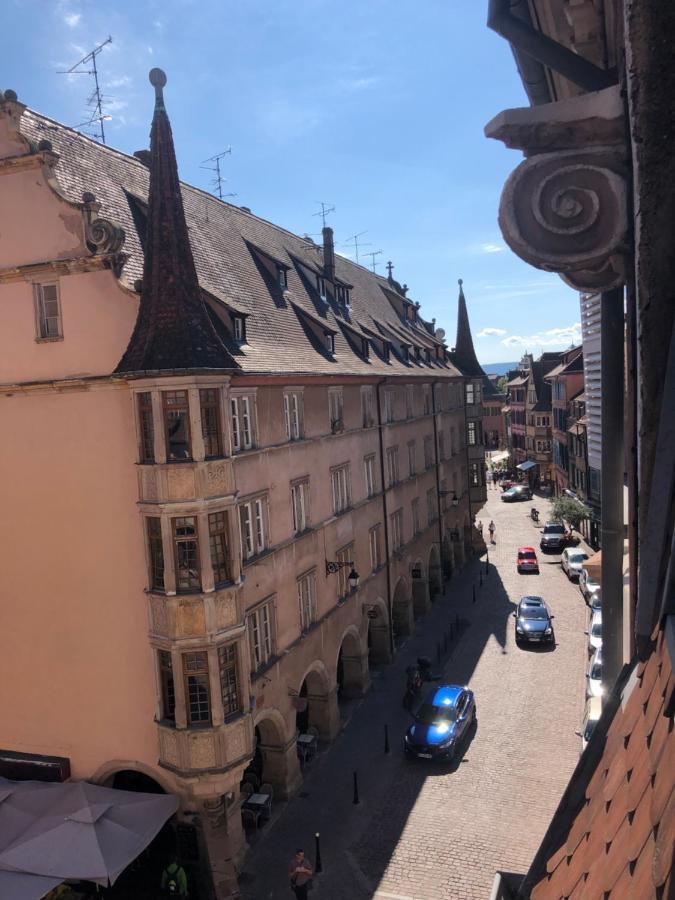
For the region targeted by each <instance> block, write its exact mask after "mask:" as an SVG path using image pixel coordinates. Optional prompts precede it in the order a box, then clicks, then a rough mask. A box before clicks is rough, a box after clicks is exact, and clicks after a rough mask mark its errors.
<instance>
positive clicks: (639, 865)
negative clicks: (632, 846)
mask: <svg viewBox="0 0 675 900" xmlns="http://www.w3.org/2000/svg"><path fill="white" fill-rule="evenodd" d="M654 847H655V844H654V837H653V835H652V834H651V832H650V833H649V835H648V837H647V840H646V841H645V845H644V847H643V848H642V852H641V853H640V855H639V856H638V858H637V859H636V861H635V866H634V867H633V881H632V891H633V893H632V894H629V896H631V897H634V898H635V900H650V898H652V897H656V891H655V890H654V879H653V877H652V865H653V862H654Z"/></svg>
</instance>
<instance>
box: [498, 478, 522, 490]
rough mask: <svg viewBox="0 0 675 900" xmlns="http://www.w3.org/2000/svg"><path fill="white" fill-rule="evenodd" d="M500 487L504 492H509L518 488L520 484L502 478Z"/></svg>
mask: <svg viewBox="0 0 675 900" xmlns="http://www.w3.org/2000/svg"><path fill="white" fill-rule="evenodd" d="M500 485H501V489H502V491H509V490H511V488H512V487H516V486H517V485H518V482H517V481H512V480H511V479H510V478H502V480H501V482H500Z"/></svg>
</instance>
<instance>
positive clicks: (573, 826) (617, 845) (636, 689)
mask: <svg viewBox="0 0 675 900" xmlns="http://www.w3.org/2000/svg"><path fill="white" fill-rule="evenodd" d="M674 644H675V622H674V621H673V617H672V616H670V617H668V618H667V619H665V620H664V622H663V624H662V626H661V627H660V628H659V629H658V630H657V631H656V632H655V633H654V635H653V636H652V649H651V653H650V654H649V656H648V657H647V659H646V660H645V661H644V662H635V663H634V664H633V666H632V668H630V669H628V667H626V669H628V671H624V673H623V675H622V677H620V679H619V682H618V683H617V687H616V688H615V690H614V691H613V692H612V694H611V695H610V697H609V698H608V699H607V701H606V703H605V707H604V709H603V713H602V717H601V719H600V721H599V722H598V724H597V726H596V728H595V731H594V732H593V735H592V737H591V740H590V742H589V744H588V746H587V748H586V750H585V751H584V753H583V755H582V757H581V759H580V761H579V764H578V766H577V768H576V770H575V772H574V774H573V776H572V779H571V781H570V783H569V785H568V787H567V789H566V791H565V794H564V795H563V798H562V800H561V803H560V805H559V807H558V809H557V811H556V813H555V816H554V817H553V820H552V822H551V825H550V826H549V829H548V832H547V834H546V836H545V838H544V841H543V843H542V845H541V847H540V849H539V851H538V853H537V855H536V857H535V860H534V862H533V864H532V867H531V868H530V871H529V873H528V875H527V876H526V879H525V881H524V883H523V884H522V885H521V887H520V892H519V894H518V896H519V897H531V900H562V898H570V900H572V898H587V900H596V898H598V900H600V898H602V900H628V898H635V900H646V898H661V897H663V898H664V900H665V898H667V897H673V896H674V895H675V877H674V873H673V871H672V868H673V851H674V848H675V735H674V734H673V713H674V712H675V676H674V674H673V656H674V655H675V646H673V645H674ZM530 891H531V893H530Z"/></svg>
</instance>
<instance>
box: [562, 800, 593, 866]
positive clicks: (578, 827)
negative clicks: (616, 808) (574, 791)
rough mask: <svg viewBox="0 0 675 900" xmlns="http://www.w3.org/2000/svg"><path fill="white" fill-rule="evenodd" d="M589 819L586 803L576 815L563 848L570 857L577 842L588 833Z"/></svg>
mask: <svg viewBox="0 0 675 900" xmlns="http://www.w3.org/2000/svg"><path fill="white" fill-rule="evenodd" d="M590 822H591V817H590V813H589V808H588V803H585V804H584V806H583V807H582V809H581V810H580V811H579V812H578V813H577V816H576V818H575V820H574V825H572V827H571V829H570V833H569V835H568V836H567V842H566V844H565V848H566V850H567V855H568V856H570V855H571V854H572V853H574V851H575V850H576V848H577V846H578V844H579V842H580V841H581V840H582V839H583V838H585V837H586V835H587V834H588V832H589V827H590Z"/></svg>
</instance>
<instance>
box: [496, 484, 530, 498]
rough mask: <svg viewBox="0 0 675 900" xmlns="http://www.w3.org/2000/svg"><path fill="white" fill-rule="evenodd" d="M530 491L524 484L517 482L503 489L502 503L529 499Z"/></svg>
mask: <svg viewBox="0 0 675 900" xmlns="http://www.w3.org/2000/svg"><path fill="white" fill-rule="evenodd" d="M531 499H532V491H531V490H530V489H529V487H528V486H527V485H526V484H517V485H514V486H513V487H510V488H509V489H508V490H506V491H504V493H503V494H502V500H503V501H504V503H513V502H515V501H517V500H531Z"/></svg>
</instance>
